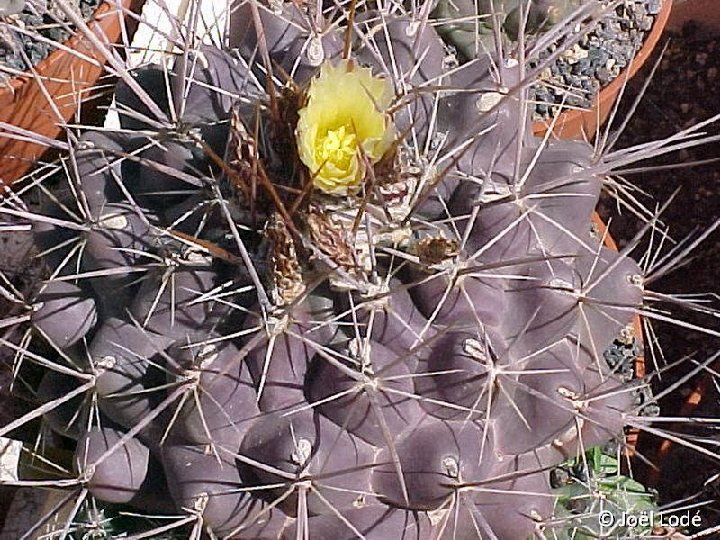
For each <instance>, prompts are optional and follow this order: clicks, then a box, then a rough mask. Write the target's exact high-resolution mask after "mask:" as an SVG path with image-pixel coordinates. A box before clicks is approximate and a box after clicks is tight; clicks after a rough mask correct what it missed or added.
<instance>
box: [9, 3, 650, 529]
mask: <svg viewBox="0 0 720 540" xmlns="http://www.w3.org/2000/svg"><path fill="white" fill-rule="evenodd" d="M553 6H554V4H553ZM549 7H550V6H549V4H548V3H547V2H533V3H532V6H531V10H536V9H537V10H540V9H543V10H547V9H549ZM312 9H314V8H313V7H312V6H310V5H302V6H301V5H299V4H294V3H288V4H282V5H275V4H273V5H265V4H262V3H258V2H254V1H248V2H241V3H240V4H239V5H238V6H236V9H235V11H234V15H233V16H234V19H233V23H232V25H231V34H230V42H231V45H232V49H230V50H223V49H220V48H217V47H213V46H200V47H197V48H188V50H186V51H185V52H183V53H182V54H179V55H178V57H177V58H176V59H175V62H174V65H173V68H172V70H171V71H165V70H163V69H161V68H159V67H146V68H142V69H139V70H137V71H136V72H134V73H133V74H132V76H131V77H124V78H123V80H121V81H120V82H119V84H118V86H117V87H116V89H115V102H116V108H117V110H118V112H119V114H120V123H121V127H120V129H117V130H88V131H86V132H85V133H83V134H82V135H81V136H79V137H77V138H75V139H74V140H71V142H70V144H69V145H68V146H69V157H68V159H67V160H64V161H63V163H64V166H63V167H62V168H61V169H60V170H59V171H58V172H57V174H55V175H52V176H51V177H48V179H47V180H46V181H45V182H39V183H38V186H37V189H35V191H36V192H37V196H38V197H39V198H40V199H41V200H40V203H39V204H40V206H41V209H40V210H37V211H33V212H29V211H26V210H18V209H17V208H16V205H18V204H20V206H21V207H22V203H18V202H17V200H16V199H15V198H12V197H8V198H6V199H5V200H4V201H3V203H2V207H0V209H1V210H2V212H3V214H5V215H11V216H17V217H18V218H21V219H25V220H28V221H31V222H32V224H33V236H34V242H35V245H36V250H37V261H38V264H39V265H41V267H42V269H43V272H44V278H45V279H44V280H43V281H42V283H39V284H38V286H37V287H36V288H35V290H32V291H29V292H25V293H21V292H20V291H11V289H8V291H10V292H9V297H10V299H11V304H12V311H11V313H10V315H11V316H12V317H14V319H15V320H17V321H20V322H19V324H18V325H16V326H14V327H13V330H14V338H17V339H11V338H10V337H6V338H2V341H0V343H2V344H3V345H4V346H5V347H7V348H9V349H10V350H11V351H12V352H13V354H14V355H15V356H16V358H17V361H18V364H19V366H20V367H19V368H18V377H19V378H20V379H22V380H23V381H27V387H28V388H29V391H30V392H31V395H32V399H33V400H34V401H35V402H36V403H38V406H37V408H34V409H32V410H31V411H30V412H28V413H27V414H26V415H25V416H23V417H22V418H20V419H19V420H18V421H17V422H14V423H12V424H10V425H8V426H5V427H4V428H0V434H7V433H9V432H11V431H12V430H15V429H17V428H18V427H19V426H23V425H24V424H25V423H27V422H29V421H30V420H33V419H36V418H40V417H41V418H42V422H43V426H44V428H43V429H44V431H45V432H46V433H47V436H48V437H49V438H50V439H52V438H55V439H57V438H60V439H61V440H62V441H63V444H64V445H65V446H66V447H69V448H71V450H72V458H71V459H69V460H66V461H68V462H63V463H61V464H60V465H59V466H58V468H59V469H60V472H59V474H60V476H62V477H63V482H64V483H65V484H64V485H66V486H69V487H75V488H77V489H78V490H79V493H80V501H81V502H79V503H77V504H76V509H77V508H80V506H81V504H82V501H83V500H84V499H86V498H89V499H92V501H93V503H94V502H95V501H100V502H104V503H106V504H107V503H109V504H110V505H125V504H127V505H130V506H131V507H135V508H141V509H143V510H144V511H145V512H147V513H150V514H153V515H160V516H166V517H165V518H163V519H166V520H167V521H166V523H165V524H160V525H157V526H155V527H154V528H152V529H151V530H150V531H146V532H145V533H143V534H144V535H145V537H147V535H153V534H155V535H156V536H155V537H157V535H160V534H168V532H169V531H176V532H178V534H182V532H181V531H183V530H188V529H191V530H192V531H193V532H192V533H191V534H192V535H193V536H191V537H193V538H197V537H200V535H201V534H207V535H209V537H211V538H216V537H217V538H313V539H322V538H334V539H345V538H347V539H351V538H368V539H387V538H409V537H413V538H447V539H450V538H499V539H508V540H519V539H524V538H529V537H532V536H533V535H534V536H535V537H538V536H540V535H542V534H545V535H546V537H549V538H553V537H554V536H552V534H554V533H553V531H554V530H555V529H556V528H558V529H563V527H565V526H566V525H567V523H568V520H570V519H571V518H569V517H568V516H567V515H566V508H565V507H564V506H563V505H564V504H565V503H566V502H567V498H568V497H570V496H572V495H571V494H570V495H568V494H567V493H565V494H564V495H562V496H560V497H559V495H558V494H557V493H556V492H555V491H553V486H552V485H551V475H550V471H551V470H552V469H553V468H555V467H557V466H558V465H560V464H561V463H564V462H566V461H567V460H568V459H572V458H574V457H577V456H583V455H585V453H586V451H587V450H588V449H590V448H591V447H596V446H599V445H604V444H606V443H608V442H609V441H613V442H614V443H615V444H617V445H619V447H620V448H623V446H624V437H623V429H624V427H625V426H627V425H628V424H629V423H637V422H639V421H640V420H639V419H638V417H637V416H636V412H637V410H636V409H637V407H636V403H635V402H634V395H633V394H634V392H636V391H637V388H638V387H639V386H640V382H637V383H635V382H632V381H631V382H628V381H627V379H625V378H624V373H622V372H621V368H619V367H616V366H615V365H614V364H612V363H610V362H608V361H607V360H606V355H604V351H605V350H606V349H607V348H608V347H609V346H610V345H611V344H612V343H613V340H615V338H617V337H618V336H619V335H621V334H623V335H627V333H628V332H631V331H630V330H629V328H631V327H632V326H631V325H632V322H633V319H634V317H635V316H636V315H637V313H638V312H640V311H641V310H643V309H644V305H645V303H646V302H647V294H646V292H645V291H644V271H643V268H641V267H640V265H638V263H636V262H635V261H634V260H632V259H631V258H630V257H629V256H628V253H627V250H625V251H622V252H619V253H618V252H617V251H613V250H611V249H609V248H607V247H605V245H604V240H605V238H604V235H603V234H602V233H600V232H599V231H598V229H597V228H595V227H593V226H592V219H591V218H592V214H593V210H594V208H595V205H596V203H597V201H598V197H599V195H600V192H601V190H602V189H603V187H604V185H613V186H614V184H612V182H611V180H609V178H608V174H610V173H611V172H612V171H613V170H614V169H616V168H618V167H622V166H624V165H626V164H627V163H631V162H633V161H634V160H637V159H640V157H642V155H643V154H642V153H637V154H635V155H632V154H631V155H629V156H628V155H625V154H608V153H603V152H598V151H597V149H596V148H594V147H593V146H592V145H590V144H588V143H585V142H579V141H562V140H555V139H552V138H550V137H549V136H548V137H546V138H544V139H539V138H534V137H533V136H532V133H531V128H530V122H529V113H528V106H527V101H526V97H525V92H526V90H527V84H526V83H525V82H523V79H524V76H525V66H524V65H523V64H521V63H519V62H518V61H517V60H516V59H513V58H509V57H501V56H498V55H497V54H496V53H487V54H484V55H479V56H477V57H476V58H474V59H472V60H469V61H468V62H466V63H464V64H462V65H458V64H457V63H456V62H453V58H452V55H449V54H448V52H447V49H446V45H445V43H444V42H443V41H442V39H441V38H440V36H439V35H438V33H437V32H436V31H435V29H434V28H433V26H432V25H429V24H419V23H420V22H422V21H421V20H419V19H416V18H414V16H413V15H412V13H410V12H409V11H408V12H406V11H405V10H404V9H402V10H401V9H400V8H398V9H397V10H396V9H389V10H381V9H376V8H370V7H367V8H364V9H362V10H360V9H357V10H356V9H355V8H350V9H349V10H348V8H346V7H342V6H329V7H327V8H326V9H324V10H323V11H321V12H320V11H319V12H316V13H315V12H312ZM503 9H507V10H508V15H507V17H506V18H505V19H504V21H505V22H504V26H505V28H506V29H507V27H508V25H509V22H508V17H511V16H512V14H513V13H515V12H517V10H518V9H519V7H518V6H517V5H516V3H515V4H512V5H511V4H510V3H506V4H504V5H503ZM533 13H534V11H533ZM543 13H546V14H547V13H548V12H547V11H543ZM544 17H545V15H543V16H542V17H540V19H537V20H538V21H540V22H539V23H538V26H537V27H538V28H540V26H542V24H545V18H544ZM548 17H549V15H548ZM348 20H349V21H350V23H348ZM533 20H535V19H533ZM424 22H427V21H424ZM541 23H542V24H541ZM521 27H522V26H521ZM496 31H497V30H496ZM520 39H522V36H520ZM46 184H47V186H46ZM32 188H35V186H32ZM23 189H24V188H23ZM28 191H32V189H30V188H28ZM622 369H625V367H622ZM37 452H38V453H39V454H42V450H41V449H38V450H37ZM597 459H600V460H601V461H602V460H603V459H605V458H602V457H601V458H597ZM610 465H612V466H614V467H615V468H616V470H617V466H618V464H617V462H613V463H611V464H608V463H607V460H606V461H605V462H602V463H600V464H599V465H597V467H596V468H598V467H600V468H601V469H603V471H605V472H607V471H606V469H607V468H608V466H610ZM604 482H605V484H603V485H604V487H603V489H606V488H607V486H608V485H609V484H607V482H608V480H604ZM615 487H617V488H618V489H625V488H627V487H628V486H627V485H625V484H623V485H622V486H621V485H620V484H619V483H618V485H617V486H615ZM566 491H567V490H566ZM558 497H559V498H558ZM88 508H93V507H92V506H89V507H88ZM93 512H94V513H93V514H92V515H93V516H95V517H96V518H97V517H98V516H100V517H102V513H97V512H95V511H93ZM86 513H87V511H86ZM558 518H560V519H558ZM72 519H73V518H72V517H71V520H72ZM158 519H159V518H158ZM86 521H87V520H86ZM96 521H97V519H96ZM68 527H69V526H68ZM563 530H565V529H563ZM98 534H99V533H98ZM103 534H104V533H103ZM113 534H115V533H113ZM558 534H560V533H558Z"/></svg>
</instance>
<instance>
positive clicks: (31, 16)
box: [0, 0, 101, 77]
mask: <svg viewBox="0 0 720 540" xmlns="http://www.w3.org/2000/svg"><path fill="white" fill-rule="evenodd" d="M0 1H2V0H0ZM100 2H101V0H71V1H70V2H69V3H70V4H71V5H73V6H74V7H75V9H76V10H78V11H79V12H80V13H81V14H82V15H83V17H84V18H85V19H89V18H90V17H91V16H92V14H93V13H94V12H95V10H96V9H97V6H98V5H99V4H100ZM70 35H71V27H70V26H68V25H67V22H66V20H65V18H64V17H63V15H62V12H61V11H60V10H59V9H58V8H57V7H56V6H55V5H54V1H53V0H47V2H46V1H44V0H26V1H25V7H24V9H23V10H22V12H20V13H17V14H15V15H8V16H5V17H0V77H1V76H2V75H3V71H4V70H3V67H5V68H9V69H10V70H19V71H25V70H26V69H27V68H28V65H27V61H26V59H25V58H24V57H27V60H29V62H30V63H31V64H32V65H33V66H35V65H37V64H38V63H40V62H41V61H42V60H43V59H45V58H46V57H47V56H48V55H49V54H50V53H51V52H52V51H53V50H55V49H56V45H55V44H56V43H62V42H64V41H66V40H67V39H68V38H69V37H70ZM36 36H41V37H42V38H44V39H47V40H49V41H50V42H46V41H43V40H41V39H37V38H36Z"/></svg>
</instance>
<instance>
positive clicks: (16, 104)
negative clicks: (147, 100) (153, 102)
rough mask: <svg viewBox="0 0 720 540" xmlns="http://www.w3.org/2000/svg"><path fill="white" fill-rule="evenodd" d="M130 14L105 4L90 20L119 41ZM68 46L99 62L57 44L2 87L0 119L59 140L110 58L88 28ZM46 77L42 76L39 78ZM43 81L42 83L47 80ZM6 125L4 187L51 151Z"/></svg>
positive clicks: (109, 40)
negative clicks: (31, 68) (92, 39)
mask: <svg viewBox="0 0 720 540" xmlns="http://www.w3.org/2000/svg"><path fill="white" fill-rule="evenodd" d="M119 4H120V5H121V6H122V9H129V8H130V7H131V5H132V4H133V0H119ZM123 17H124V14H123V12H122V10H121V9H120V8H119V7H118V5H116V4H110V3H103V4H102V5H100V7H99V8H98V9H97V10H96V11H95V13H94V15H93V19H92V20H91V21H90V22H89V23H88V26H89V27H90V29H91V30H92V31H93V32H94V33H95V35H96V36H98V38H99V39H100V40H101V41H102V42H103V43H106V44H113V43H116V42H117V41H118V39H119V37H120V35H121V28H122V26H121V22H122V19H123ZM64 46H65V47H67V48H68V49H70V50H73V51H77V52H78V53H81V54H83V55H85V56H87V57H89V58H92V59H94V60H95V61H97V62H98V64H97V65H95V64H93V63H90V62H88V61H86V60H84V59H81V58H78V57H77V56H76V55H75V54H72V53H70V52H67V51H65V50H62V49H55V50H54V51H53V52H52V53H50V55H49V56H48V57H47V58H46V59H45V60H43V61H42V62H40V63H39V64H38V65H37V66H36V68H35V70H36V72H37V77H33V76H32V75H31V74H30V73H28V74H27V75H23V76H19V77H15V78H14V79H12V80H11V81H10V83H9V86H10V88H8V86H7V85H4V86H0V122H3V123H5V124H10V125H12V126H16V127H18V128H21V129H23V130H26V131H31V132H33V133H37V134H38V135H41V136H43V137H47V138H49V139H55V138H56V137H57V136H58V135H59V134H60V131H61V129H62V127H61V124H63V123H64V122H67V121H68V120H69V119H70V118H71V117H72V116H73V115H74V114H75V113H76V112H77V111H78V108H79V103H80V102H81V101H82V100H83V99H87V95H88V93H89V92H90V91H91V90H92V88H93V87H94V86H95V84H96V82H97V80H98V78H99V77H100V76H101V75H102V74H103V67H102V66H103V65H104V64H105V57H104V56H103V54H102V52H101V51H100V50H99V49H97V48H96V47H95V46H94V45H93V44H92V43H91V42H90V40H89V39H88V38H87V36H85V35H84V34H83V33H82V32H77V33H76V34H74V35H73V36H72V37H71V38H70V39H68V40H67V41H66V42H65V43H64ZM39 79H40V80H39ZM41 82H42V84H41ZM43 86H44V87H45V88H46V89H47V95H49V96H50V97H51V98H52V100H53V102H54V103H55V106H56V107H57V108H58V110H59V113H60V114H59V116H60V117H58V115H57V114H56V113H55V111H53V108H52V107H51V105H50V102H49V101H48V99H47V98H46V94H45V93H44V92H43V89H42V87H43ZM15 136H16V135H13V134H11V133H9V132H8V130H5V129H3V128H0V187H1V186H2V185H3V183H4V184H6V185H9V184H11V183H12V182H14V181H15V180H17V179H18V178H20V177H21V176H22V175H24V174H25V173H26V172H27V171H28V170H29V169H30V167H31V166H32V165H33V163H34V161H35V160H37V159H38V158H39V157H40V156H42V154H43V153H44V152H45V150H47V146H46V145H44V144H39V143H36V142H31V141H27V140H18V139H16V138H11V137H15Z"/></svg>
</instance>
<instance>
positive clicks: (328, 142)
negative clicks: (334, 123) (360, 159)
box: [315, 125, 357, 170]
mask: <svg viewBox="0 0 720 540" xmlns="http://www.w3.org/2000/svg"><path fill="white" fill-rule="evenodd" d="M356 153H357V137H356V136H355V133H354V131H351V130H349V129H348V128H347V126H345V125H342V126H340V127H339V128H336V129H330V130H328V132H327V133H326V134H325V136H324V137H320V139H319V140H318V144H317V148H316V154H315V158H316V160H317V161H318V163H332V164H333V165H334V166H335V167H337V168H338V169H342V170H347V169H348V167H349V166H350V161H351V160H352V158H353V157H354V156H355V154H356Z"/></svg>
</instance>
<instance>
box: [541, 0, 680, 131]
mask: <svg viewBox="0 0 720 540" xmlns="http://www.w3.org/2000/svg"><path fill="white" fill-rule="evenodd" d="M672 4H673V1H672V0H662V6H661V8H660V12H659V13H658V14H657V15H656V16H655V21H654V22H653V26H652V29H651V30H650V33H649V34H648V35H647V36H646V37H645V40H644V41H643V45H642V47H640V50H638V51H637V53H635V56H634V57H633V59H632V61H631V63H630V65H629V66H628V67H626V68H625V69H623V70H622V71H621V72H620V73H619V74H618V76H617V77H615V78H614V79H613V80H612V81H611V82H610V84H608V85H607V86H604V87H603V88H601V89H600V91H599V92H598V93H597V95H596V96H595V97H594V98H593V104H592V107H591V108H590V109H570V110H566V111H564V112H562V113H560V114H559V115H558V116H557V120H555V126H554V128H553V135H554V136H557V137H559V138H562V139H576V138H579V137H585V138H588V139H590V140H591V139H592V138H594V136H595V131H596V129H597V128H598V127H599V126H601V125H602V124H603V123H604V122H605V120H607V118H608V117H609V116H610V115H611V114H614V111H613V103H615V100H616V98H617V96H618V95H619V94H620V93H621V91H622V88H623V86H624V85H625V84H626V83H627V81H629V80H630V79H631V78H632V77H633V76H635V74H636V73H637V72H638V71H639V70H640V68H641V67H642V66H643V65H644V64H645V61H646V60H647V59H648V58H649V57H650V55H651V54H652V52H653V51H654V50H655V46H656V45H657V43H658V41H659V40H660V36H661V35H662V33H663V31H664V30H665V26H666V25H667V22H668V18H669V17H670V11H671V9H672ZM552 122H553V119H548V120H540V121H537V122H533V133H534V134H535V136H542V135H543V134H545V133H546V132H547V130H548V129H549V128H550V126H551V124H552ZM589 128H592V132H591V133H588V131H590V129H589Z"/></svg>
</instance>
